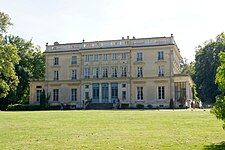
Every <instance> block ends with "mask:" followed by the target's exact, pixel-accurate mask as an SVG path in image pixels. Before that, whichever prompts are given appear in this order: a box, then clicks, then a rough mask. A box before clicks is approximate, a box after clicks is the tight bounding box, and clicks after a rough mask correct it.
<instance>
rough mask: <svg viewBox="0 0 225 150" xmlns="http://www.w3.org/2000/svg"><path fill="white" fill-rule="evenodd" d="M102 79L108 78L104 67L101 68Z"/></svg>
mask: <svg viewBox="0 0 225 150" xmlns="http://www.w3.org/2000/svg"><path fill="white" fill-rule="evenodd" d="M102 77H103V78H108V68H106V67H104V68H102Z"/></svg>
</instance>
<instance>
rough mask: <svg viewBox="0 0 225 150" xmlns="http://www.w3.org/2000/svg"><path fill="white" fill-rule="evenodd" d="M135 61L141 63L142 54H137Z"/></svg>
mask: <svg viewBox="0 0 225 150" xmlns="http://www.w3.org/2000/svg"><path fill="white" fill-rule="evenodd" d="M137 61H142V52H138V53H137Z"/></svg>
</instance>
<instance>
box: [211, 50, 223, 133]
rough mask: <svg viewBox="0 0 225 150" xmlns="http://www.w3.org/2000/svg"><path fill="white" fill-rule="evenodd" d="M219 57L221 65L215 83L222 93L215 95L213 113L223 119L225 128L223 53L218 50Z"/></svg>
mask: <svg viewBox="0 0 225 150" xmlns="http://www.w3.org/2000/svg"><path fill="white" fill-rule="evenodd" d="M219 58H220V62H221V65H220V66H219V67H218V68H217V73H216V80H215V83H217V84H218V87H219V89H220V91H221V92H222V94H221V95H219V96H217V99H216V103H215V104H214V106H213V113H214V114H215V115H216V117H217V118H218V119H221V120H223V121H224V124H223V129H224V130H225V96H224V92H225V53H224V52H220V53H219Z"/></svg>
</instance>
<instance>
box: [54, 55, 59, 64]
mask: <svg viewBox="0 0 225 150" xmlns="http://www.w3.org/2000/svg"><path fill="white" fill-rule="evenodd" d="M54 65H56V66H57V65H59V57H54Z"/></svg>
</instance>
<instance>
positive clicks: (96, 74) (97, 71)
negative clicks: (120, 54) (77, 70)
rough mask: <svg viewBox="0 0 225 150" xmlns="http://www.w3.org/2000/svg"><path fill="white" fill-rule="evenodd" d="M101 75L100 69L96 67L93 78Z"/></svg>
mask: <svg viewBox="0 0 225 150" xmlns="http://www.w3.org/2000/svg"><path fill="white" fill-rule="evenodd" d="M98 77H99V69H98V68H94V69H93V78H98Z"/></svg>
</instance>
